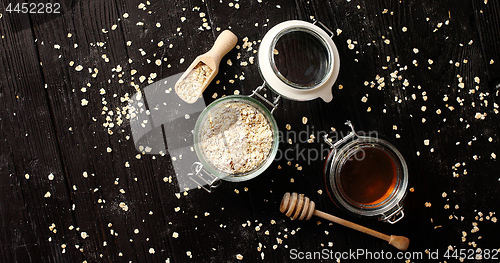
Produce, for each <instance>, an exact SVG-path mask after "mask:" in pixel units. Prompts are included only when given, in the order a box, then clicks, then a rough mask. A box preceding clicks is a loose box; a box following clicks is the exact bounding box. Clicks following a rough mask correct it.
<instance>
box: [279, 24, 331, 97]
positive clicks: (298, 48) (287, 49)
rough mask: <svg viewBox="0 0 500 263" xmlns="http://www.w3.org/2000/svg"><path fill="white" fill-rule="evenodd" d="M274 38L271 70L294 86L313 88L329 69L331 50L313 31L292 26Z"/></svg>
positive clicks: (325, 75)
mask: <svg viewBox="0 0 500 263" xmlns="http://www.w3.org/2000/svg"><path fill="white" fill-rule="evenodd" d="M275 42H276V43H275V45H274V48H273V50H272V52H273V55H272V62H271V63H272V65H273V70H274V72H275V74H277V75H278V77H279V78H280V79H281V80H282V81H284V82H286V83H288V84H289V85H291V86H293V87H294V88H298V89H311V88H315V87H317V86H318V85H319V84H321V83H322V82H323V81H324V80H325V78H326V77H327V76H328V74H330V73H331V71H332V69H333V68H332V61H331V59H330V58H331V54H330V50H329V49H328V48H327V43H325V41H324V40H322V39H321V37H320V36H318V34H316V33H315V32H314V31H311V30H309V29H307V28H295V29H293V28H292V29H289V30H287V31H285V32H282V33H281V34H280V35H278V36H277V37H276V39H275Z"/></svg>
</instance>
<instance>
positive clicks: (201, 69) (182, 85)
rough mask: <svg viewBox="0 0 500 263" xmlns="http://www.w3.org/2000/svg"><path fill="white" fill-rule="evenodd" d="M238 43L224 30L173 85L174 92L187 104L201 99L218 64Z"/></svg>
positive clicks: (217, 69)
mask: <svg viewBox="0 0 500 263" xmlns="http://www.w3.org/2000/svg"><path fill="white" fill-rule="evenodd" d="M236 42H238V37H236V35H235V34H234V33H233V32H231V31H229V30H224V31H222V33H221V34H220V35H219V36H218V37H217V39H216V40H215V43H214V46H213V47H212V48H211V49H210V50H209V51H208V52H207V53H205V54H203V55H200V56H198V57H197V58H196V59H195V60H194V61H193V62H192V63H191V65H190V66H189V67H188V69H187V70H186V72H184V74H182V76H181V77H180V78H179V80H178V81H177V83H176V84H175V92H176V93H177V95H178V96H179V97H180V98H181V99H182V100H184V101H185V102H187V103H194V102H196V101H197V100H198V98H199V97H201V94H202V93H203V91H204V90H205V89H206V88H207V86H208V84H210V82H212V80H213V79H214V78H215V76H216V75H217V73H218V72H219V64H220V61H221V59H222V57H224V55H226V54H227V53H228V52H229V51H230V50H231V49H233V47H234V46H235V45H236Z"/></svg>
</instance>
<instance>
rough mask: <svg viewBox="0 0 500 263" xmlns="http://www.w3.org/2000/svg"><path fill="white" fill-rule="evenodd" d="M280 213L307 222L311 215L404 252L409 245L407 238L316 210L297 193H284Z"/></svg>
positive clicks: (307, 200)
mask: <svg viewBox="0 0 500 263" xmlns="http://www.w3.org/2000/svg"><path fill="white" fill-rule="evenodd" d="M280 212H281V213H285V215H286V216H288V217H291V218H292V219H294V220H295V219H297V218H298V219H299V220H304V219H305V220H309V219H311V217H312V216H313V215H315V216H318V217H321V218H324V219H326V220H330V221H332V222H334V223H337V224H340V225H343V226H346V227H349V228H352V229H354V230H357V231H360V232H363V233H366V234H369V235H372V236H374V237H376V238H380V239H382V240H385V241H387V242H389V244H390V245H393V246H394V247H396V248H397V249H399V250H402V251H406V249H408V245H409V244H410V240H409V239H408V238H407V237H403V236H395V235H391V236H388V235H385V234H382V233H380V232H377V231H375V230H372V229H369V228H367V227H364V226H361V225H358V224H355V223H352V222H349V221H347V220H344V219H342V218H338V217H336V216H333V215H330V214H327V213H325V212H321V211H319V210H316V209H315V204H314V202H313V201H311V200H310V199H309V198H307V197H306V196H304V195H303V194H300V195H299V194H297V193H292V194H290V193H288V192H287V193H285V195H284V196H283V199H282V200H281V205H280Z"/></svg>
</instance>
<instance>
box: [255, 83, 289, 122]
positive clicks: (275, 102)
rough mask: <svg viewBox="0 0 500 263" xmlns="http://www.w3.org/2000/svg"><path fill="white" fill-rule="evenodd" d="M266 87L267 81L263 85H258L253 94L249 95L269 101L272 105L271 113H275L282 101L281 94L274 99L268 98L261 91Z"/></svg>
mask: <svg viewBox="0 0 500 263" xmlns="http://www.w3.org/2000/svg"><path fill="white" fill-rule="evenodd" d="M265 87H266V82H265V81H264V83H262V85H260V86H258V87H257V88H256V89H255V90H253V91H252V94H250V96H249V97H252V96H254V95H255V96H257V97H258V98H259V99H261V100H262V101H263V102H265V103H267V104H268V105H269V106H271V107H272V110H271V114H273V112H274V110H275V109H276V108H278V105H279V103H280V98H281V95H278V97H276V98H275V99H274V100H273V101H270V100H268V99H267V98H266V97H264V95H262V94H260V93H259V92H260V91H262V90H264V89H265Z"/></svg>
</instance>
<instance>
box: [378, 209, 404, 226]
mask: <svg viewBox="0 0 500 263" xmlns="http://www.w3.org/2000/svg"><path fill="white" fill-rule="evenodd" d="M403 217H405V213H404V212H403V206H402V205H401V204H398V205H397V206H396V207H394V209H393V210H391V211H389V212H387V213H386V214H383V215H381V216H380V218H379V220H380V221H383V222H387V223H389V224H391V225H392V224H396V223H397V222H399V221H400V220H401V219H403Z"/></svg>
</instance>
